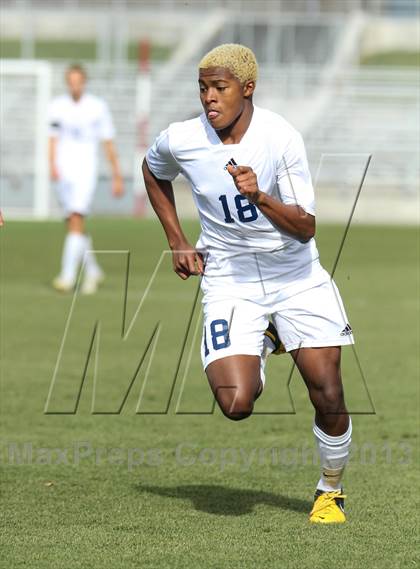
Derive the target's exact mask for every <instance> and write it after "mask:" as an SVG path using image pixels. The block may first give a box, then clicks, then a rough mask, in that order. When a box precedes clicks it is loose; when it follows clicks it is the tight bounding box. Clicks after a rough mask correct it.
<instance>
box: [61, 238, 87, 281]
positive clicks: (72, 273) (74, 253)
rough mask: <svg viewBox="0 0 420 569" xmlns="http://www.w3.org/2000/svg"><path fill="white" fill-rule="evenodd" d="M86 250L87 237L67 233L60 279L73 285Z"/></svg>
mask: <svg viewBox="0 0 420 569" xmlns="http://www.w3.org/2000/svg"><path fill="white" fill-rule="evenodd" d="M85 250H86V237H85V235H83V234H82V233H75V232H70V233H67V235H66V238H65V240H64V246H63V254H62V257H61V274H60V278H61V279H62V280H63V281H65V282H66V283H69V284H70V285H73V284H74V283H75V282H76V278H77V273H78V270H79V266H80V264H81V262H82V260H83V255H84V253H85Z"/></svg>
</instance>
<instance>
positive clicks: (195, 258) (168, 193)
mask: <svg viewBox="0 0 420 569" xmlns="http://www.w3.org/2000/svg"><path fill="white" fill-rule="evenodd" d="M142 170H143V177H144V183H145V186H146V191H147V194H148V196H149V199H150V203H151V204H152V207H153V209H154V210H155V212H156V215H157V216H158V218H159V220H160V222H161V224H162V227H163V229H164V231H165V233H166V238H167V240H168V244H169V247H170V249H171V251H172V260H173V267H174V271H175V272H176V273H177V275H179V276H180V277H181V278H182V279H184V280H185V279H187V278H188V277H189V276H190V275H199V274H202V273H203V272H204V268H203V260H202V257H201V255H200V254H199V253H198V252H197V251H196V250H195V249H194V247H192V246H191V244H190V243H189V242H188V240H187V238H186V237H185V235H184V232H183V231H182V227H181V224H180V222H179V219H178V214H177V211H176V206H175V198H174V191H173V188H172V182H171V181H170V180H160V179H158V178H157V177H156V176H155V175H154V174H153V173H152V172H151V170H150V168H149V166H148V164H147V161H146V159H145V160H144V161H143V166H142Z"/></svg>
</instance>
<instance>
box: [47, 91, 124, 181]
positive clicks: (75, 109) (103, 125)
mask: <svg viewBox="0 0 420 569" xmlns="http://www.w3.org/2000/svg"><path fill="white" fill-rule="evenodd" d="M49 124H50V136H52V137H56V138H57V139H58V144H57V157H56V160H57V168H58V171H59V173H60V179H62V180H66V181H72V182H78V181H80V182H81V183H82V184H86V183H87V182H88V181H89V184H88V185H89V186H90V185H91V184H92V183H94V182H95V179H96V174H97V162H98V157H97V154H98V142H99V141H100V140H110V139H112V138H113V137H114V134H115V132H114V126H113V123H112V118H111V114H110V112H109V109H108V106H107V104H106V103H105V101H103V100H102V99H100V98H98V97H95V96H94V95H90V94H87V93H85V94H83V95H82V97H81V98H80V99H79V100H78V101H74V100H73V99H72V97H71V96H70V95H62V96H60V97H57V98H56V99H54V100H53V101H52V102H51V104H50V109H49Z"/></svg>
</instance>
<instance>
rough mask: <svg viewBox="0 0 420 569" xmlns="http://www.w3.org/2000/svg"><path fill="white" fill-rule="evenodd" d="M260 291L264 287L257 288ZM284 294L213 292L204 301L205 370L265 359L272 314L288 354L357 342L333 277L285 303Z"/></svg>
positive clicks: (203, 346)
mask: <svg viewBox="0 0 420 569" xmlns="http://www.w3.org/2000/svg"><path fill="white" fill-rule="evenodd" d="M256 290H258V291H260V287H256ZM280 296H281V295H280V294H279V293H275V292H274V293H269V294H264V295H262V294H260V293H259V294H258V295H255V296H254V297H253V298H252V299H241V298H239V299H238V298H235V297H234V293H233V291H232V294H231V295H229V294H227V293H226V292H225V291H221V294H220V296H218V295H215V293H214V289H213V291H212V295H211V297H210V298H209V300H206V297H204V299H203V310H204V328H203V339H202V343H201V359H202V362H203V366H204V369H205V368H206V367H207V366H208V365H209V364H210V363H211V362H213V361H215V360H218V359H220V358H224V357H226V356H233V355H238V354H248V355H255V356H261V354H262V350H263V342H264V331H265V329H266V328H267V325H268V320H269V316H271V318H272V320H273V323H274V325H275V326H276V328H277V331H278V333H279V336H280V339H281V341H282V342H283V344H284V346H285V348H286V351H287V352H290V351H291V350H295V349H297V348H319V347H326V346H344V345H348V344H354V338H353V333H352V329H351V327H350V324H349V321H348V318H347V315H346V312H345V309H344V306H343V302H342V300H341V296H340V293H339V291H338V289H337V287H336V285H335V283H334V281H333V280H332V279H328V280H326V281H325V282H323V283H322V284H318V285H317V286H314V287H312V288H309V289H307V290H304V291H303V292H299V293H297V294H295V295H293V296H290V297H289V298H286V299H284V298H282V299H280V298H279V297H280Z"/></svg>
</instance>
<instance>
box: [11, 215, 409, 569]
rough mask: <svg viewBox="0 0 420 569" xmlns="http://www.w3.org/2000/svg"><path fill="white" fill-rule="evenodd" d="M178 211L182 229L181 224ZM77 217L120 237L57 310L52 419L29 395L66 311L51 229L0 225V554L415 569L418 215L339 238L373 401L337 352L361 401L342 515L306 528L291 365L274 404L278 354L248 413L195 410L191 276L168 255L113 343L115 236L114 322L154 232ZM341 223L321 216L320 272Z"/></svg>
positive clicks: (57, 567)
mask: <svg viewBox="0 0 420 569" xmlns="http://www.w3.org/2000/svg"><path fill="white" fill-rule="evenodd" d="M185 226H186V229H187V233H188V235H189V236H190V237H191V239H194V238H195V237H196V235H197V232H198V230H197V226H196V224H195V223H192V222H190V223H186V224H185ZM90 228H91V232H92V234H93V236H94V240H95V245H96V248H97V249H101V250H105V251H106V250H113V251H117V250H119V251H123V252H122V253H119V254H118V253H102V254H100V255H99V257H100V261H101V263H102V264H103V266H104V268H105V271H106V273H107V279H106V281H105V283H104V285H103V288H102V289H101V291H100V292H99V293H98V294H97V295H96V296H95V297H90V298H87V297H85V298H80V299H77V300H76V302H75V304H74V306H73V310H72V317H71V320H70V324H69V328H68V334H67V337H66V342H65V345H64V348H63V351H62V357H61V360H60V362H61V363H60V365H59V367H58V371H57V375H56V379H55V383H54V385H53V389H52V391H51V396H50V398H49V405H48V412H49V414H45V413H44V407H45V404H46V401H47V396H48V392H49V389H50V386H51V381H52V378H53V372H54V368H55V364H56V361H57V356H58V353H59V349H60V345H61V342H62V339H63V333H64V329H65V325H66V321H67V318H68V315H69V311H70V308H71V306H72V297H71V296H61V295H59V294H56V293H54V292H53V291H52V290H51V289H50V287H49V282H50V280H51V278H52V277H53V276H54V275H55V274H56V272H57V266H58V262H59V257H60V252H61V244H62V239H63V228H62V226H61V224H59V223H55V222H50V223H23V222H6V225H5V226H4V227H3V228H2V230H1V240H2V247H1V253H2V275H1V283H2V295H1V296H2V320H1V323H2V329H1V332H2V334H1V349H2V362H3V367H2V388H1V412H2V421H1V426H2V437H1V442H2V445H1V451H0V453H1V454H0V457H1V462H2V465H1V466H2V510H3V511H2V516H1V520H2V524H3V528H2V532H1V547H0V561H1V564H2V566H4V567H10V568H17V567H30V568H31V569H34V568H42V569H47V568H51V569H61V568H66V569H68V568H69V567H71V568H72V569H76V568H83V569H86V568H98V569H99V568H112V569H116V568H124V569H128V568H134V567H136V568H139V567H140V568H153V569H158V568H159V569H160V568H168V569H169V568H170V569H174V568H180V569H181V568H182V569H186V568H197V567H203V568H206V569H207V568H217V569H224V568H226V569H234V568H235V569H236V568H238V569H245V568H250V569H251V568H252V569H273V568H287V569H289V568H296V569H305V568H308V569H313V568H320V567H332V568H343V569H355V568H360V569H362V568H365V567H369V568H371V569H374V568H378V569H379V568H380V569H388V568H389V569H394V568H399V567H400V568H411V567H418V566H419V564H420V561H419V558H418V557H417V556H416V551H418V541H417V543H416V539H417V532H418V523H419V514H418V512H419V504H418V453H417V451H418V446H417V445H418V438H417V437H418V433H417V426H418V424H417V419H418V410H419V399H418V397H419V381H418V380H419V358H418V345H419V329H418V314H419V313H418V308H419V305H418V302H419V296H418V293H419V281H418V276H419V271H418V267H419V265H418V262H419V257H418V232H417V230H416V229H414V228H393V227H362V226H354V227H353V228H352V229H351V230H350V233H349V235H348V239H347V241H346V245H345V248H344V250H343V254H342V258H341V261H340V265H339V269H338V271H337V274H336V280H337V282H338V285H339V287H340V289H341V292H342V295H343V297H344V300H345V303H346V308H347V312H348V313H349V315H350V320H351V324H352V326H353V328H354V329H355V334H356V339H357V345H356V350H357V356H358V358H359V361H360V366H361V369H362V372H363V375H364V378H365V381H366V385H367V390H368V392H369V395H370V398H371V400H372V402H373V405H374V408H375V411H376V413H375V414H372V413H370V414H363V413H369V412H370V411H371V410H372V408H371V403H370V400H369V396H368V394H367V391H366V388H365V386H364V383H363V380H362V377H361V374H360V371H359V369H358V366H357V362H356V360H355V356H354V353H353V352H352V350H351V348H348V349H346V350H345V353H344V356H343V370H344V382H345V389H346V394H347V399H348V405H349V407H350V410H351V411H353V412H356V413H359V414H354V416H353V424H354V439H353V440H354V452H353V454H352V457H351V460H350V464H349V466H348V469H347V472H346V477H345V489H346V494H347V496H348V499H347V502H346V506H347V513H348V522H347V523H346V524H344V525H343V526H338V527H337V526H336V527H312V526H310V525H309V524H308V520H307V515H308V511H309V510H310V508H311V500H312V495H313V491H314V487H315V484H316V482H317V479H318V466H317V465H316V464H314V463H313V459H312V450H313V447H314V444H313V439H312V433H311V425H312V409H311V406H310V404H309V402H308V399H307V396H306V392H305V389H304V387H303V385H302V382H301V380H300V379H299V377H298V376H297V375H296V374H293V376H292V379H291V384H290V386H291V389H290V393H291V398H292V402H291V400H290V399H289V394H288V390H287V381H288V376H289V373H290V371H291V364H290V360H289V357H288V356H281V357H273V358H271V360H270V361H269V362H268V370H267V377H268V384H267V389H266V392H265V393H264V394H263V396H262V397H261V398H260V400H259V401H258V403H257V405H256V411H258V412H259V413H260V414H258V415H254V416H252V417H251V418H249V419H247V420H246V421H243V422H238V423H233V422H229V421H228V420H227V419H225V418H224V417H223V416H222V415H221V413H220V411H219V410H217V409H216V410H215V412H214V414H211V409H212V400H211V398H210V394H209V389H208V387H207V385H206V379H205V376H204V374H203V372H202V369H201V364H200V361H199V355H198V345H199V333H198V335H197V337H196V338H194V332H195V330H196V329H197V330H198V332H199V326H200V320H199V310H198V308H199V305H198V306H197V310H195V311H193V307H194V299H195V294H196V290H197V280H193V279H190V280H189V281H187V282H182V281H181V280H180V279H178V278H177V277H176V275H175V274H174V273H172V271H171V267H170V260H169V259H168V258H166V257H164V259H163V261H162V263H161V266H160V269H159V270H158V271H157V273H156V276H155V280H154V283H153V286H152V287H151V288H150V291H149V294H148V295H147V298H146V300H145V302H144V303H143V304H142V306H141V309H140V312H139V317H138V318H137V320H136V321H135V322H134V323H133V326H132V329H131V331H130V334H129V335H128V337H127V338H126V340H124V341H122V340H121V326H122V322H123V314H124V310H123V309H124V290H125V288H124V287H125V285H124V282H125V274H126V273H125V271H126V265H127V256H126V254H125V253H124V251H127V250H129V251H130V275H129V284H128V297H127V303H126V309H127V310H126V318H125V329H126V330H127V329H128V327H129V324H130V322H131V320H132V317H133V315H134V314H135V311H136V307H137V305H138V303H139V300H140V299H141V297H142V294H143V292H144V290H145V289H146V287H147V286H148V283H149V281H150V276H151V275H152V273H153V271H154V269H155V267H156V264H157V261H158V260H159V258H160V254H161V251H162V250H163V249H164V248H165V241H164V238H163V235H162V232H161V230H160V228H159V227H158V225H157V224H156V223H155V222H152V221H135V220H99V219H98V220H92V221H91V222H90ZM342 232H343V228H342V227H333V226H321V227H320V228H319V230H318V246H319V249H320V251H321V258H322V261H323V264H324V265H325V266H326V267H327V268H330V267H331V266H332V264H333V261H334V258H335V254H336V252H337V248H338V243H339V241H340V237H341V235H342ZM98 320H99V321H100V334H99V332H97V334H96V336H95V341H94V342H93V347H92V350H91V355H92V357H91V359H90V363H89V365H88V366H87V372H86V379H85V382H84V385H83V389H82V391H81V396H80V401H79V404H78V405H77V397H78V390H79V387H80V384H81V378H82V377H83V370H84V366H85V363H86V359H87V354H88V352H89V347H90V344H91V339H92V331H93V329H94V326H95V322H96V321H98ZM158 322H160V328H158V332H157V333H156V334H155V335H153V336H152V333H153V331H154V330H156V324H157V323H158ZM189 325H190V326H189ZM187 331H188V333H186V332H187ZM99 337H100V341H99V340H98V338H99ZM185 337H186V340H185V342H184V339H185ZM150 339H151V344H150V349H149V350H148V351H147V353H146V355H145V359H144V361H143V363H142V365H141V367H140V372H139V377H138V379H137V382H135V383H134V384H133V386H132V389H131V391H130V392H129V394H128V396H127V397H126V398H125V394H126V393H127V389H128V386H129V384H130V381H131V379H132V377H133V375H134V371H135V370H136V368H137V366H138V364H139V362H140V360H141V358H142V355H143V353H144V349H145V347H146V346H147V345H148V342H149V341H150ZM98 345H99V348H98ZM180 353H182V354H183V355H182V357H181V360H180V361H179V358H180ZM152 356H154V357H152ZM95 358H96V363H97V376H96V384H95V389H94V388H93V377H94V367H95V366H94V363H95ZM189 360H190V361H189ZM188 362H189V365H187V364H188ZM177 369H178V373H177V379H176V383H175V387H174V390H173V395H172V398H170V397H169V395H170V392H171V389H172V387H171V386H172V382H173V379H174V377H175V372H176V370H177ZM181 388H182V394H183V396H182V398H180V397H179V395H180V392H181ZM140 393H141V394H142V398H141V402H140V405H138V399H139V395H140ZM93 395H95V396H94V404H93V411H94V413H92V412H91V411H92V397H93ZM122 402H124V403H125V404H124V405H123V406H122V404H121V403H122ZM168 402H169V403H168ZM121 407H122V409H121V412H120V413H118V411H119V409H120V408H121ZM167 407H168V411H167V413H165V411H166V408H167ZM136 408H138V411H139V412H138V413H137V414H136ZM293 408H294V409H295V413H293ZM75 410H76V412H75ZM177 410H178V413H177V412H176V411H177ZM270 412H271V413H272V414H269V413H270ZM57 413H59V414H57ZM66 413H67V414H66ZM104 413H106V414H104ZM25 444H26V447H25V446H24V445H25ZM227 449H229V450H227ZM30 450H32V456H30Z"/></svg>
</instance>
